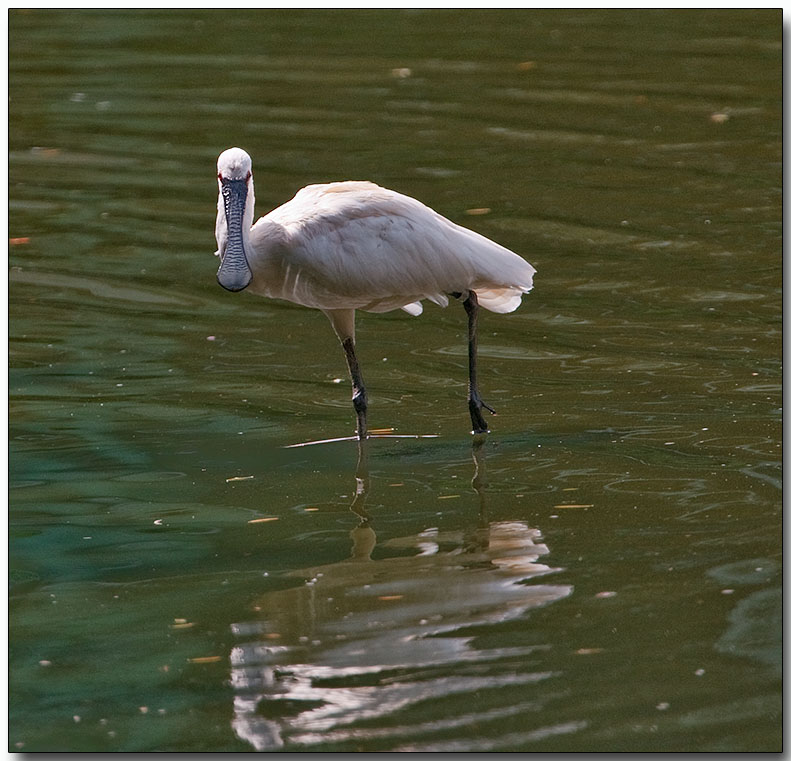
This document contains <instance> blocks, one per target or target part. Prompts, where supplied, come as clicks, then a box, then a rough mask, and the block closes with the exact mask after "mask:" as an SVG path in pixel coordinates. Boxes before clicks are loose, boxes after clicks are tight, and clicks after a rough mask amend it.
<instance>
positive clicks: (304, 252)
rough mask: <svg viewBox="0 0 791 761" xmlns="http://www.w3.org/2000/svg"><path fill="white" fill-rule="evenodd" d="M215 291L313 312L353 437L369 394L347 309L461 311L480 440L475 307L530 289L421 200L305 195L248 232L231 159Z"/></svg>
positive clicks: (247, 183) (483, 242)
mask: <svg viewBox="0 0 791 761" xmlns="http://www.w3.org/2000/svg"><path fill="white" fill-rule="evenodd" d="M217 183H218V186H219V198H218V200H217V225H216V228H215V236H216V238H217V251H216V252H215V254H216V255H218V256H219V257H220V267H219V269H218V271H217V280H218V281H219V283H220V285H221V286H222V287H223V288H225V289H227V290H229V291H242V290H244V289H245V288H246V289H247V290H249V291H251V292H252V293H255V294H258V295H259V296H266V297H269V298H274V299H285V300H286V301H291V302H294V303H296V304H301V305H302V306H306V307H312V308H314V309H320V310H321V311H322V312H324V314H326V315H327V317H328V318H329V320H330V323H332V327H333V328H334V330H335V333H336V335H337V336H338V339H339V340H340V342H341V345H342V346H343V350H344V352H345V355H346V362H347V364H348V367H349V374H350V375H351V381H352V403H353V405H354V410H355V412H356V414H357V436H358V438H359V439H360V440H362V439H365V438H367V436H368V427H367V418H366V413H367V409H368V395H367V392H366V389H365V384H364V383H363V377H362V373H361V372H360V364H359V362H358V361H357V355H356V353H355V340H354V317H355V310H357V309H362V310H364V311H366V312H388V311H391V310H393V309H403V310H404V311H405V312H407V313H409V314H411V315H419V314H420V313H421V312H422V311H423V306H422V304H421V303H420V302H421V299H428V300H429V301H433V302H434V303H435V304H439V305H440V306H442V307H445V306H447V305H448V297H449V296H450V297H452V298H455V299H459V300H461V301H462V303H463V304H464V309H465V311H466V313H467V323H468V360H469V385H468V393H467V402H468V405H469V410H470V419H471V421H472V428H473V433H487V432H488V430H489V427H488V425H487V424H486V420H485V419H484V417H483V414H482V412H481V410H483V409H487V410H489V412H491V413H492V414H494V410H493V409H492V408H491V407H490V406H489V405H488V404H486V403H485V402H484V401H483V400H482V399H481V396H480V393H479V391H478V375H477V353H478V336H477V324H478V308H479V306H482V307H484V308H485V309H488V310H490V311H492V312H512V311H514V310H515V309H516V308H517V307H518V306H519V304H520V303H521V300H522V294H524V293H527V292H528V291H530V289H531V288H532V287H533V274H534V273H535V271H536V270H535V269H534V268H533V267H532V266H531V265H530V264H528V263H527V262H526V261H525V260H524V259H523V258H522V257H521V256H519V255H517V254H515V253H514V252H513V251H509V250H508V249H507V248H504V247H503V246H500V245H499V244H497V243H495V242H494V241H492V240H489V239H488V238H485V237H484V236H482V235H479V234H478V233H476V232H473V231H472V230H468V229H467V228H464V227H460V226H459V225H457V224H454V223H453V222H451V221H450V220H449V219H446V218H445V217H443V216H441V215H440V214H438V213H437V212H436V211H434V210H433V209H430V208H429V207H428V206H425V205H423V204H422V203H420V201H417V200H415V199H414V198H410V197H409V196H406V195H402V194H401V193H396V192H395V191H393V190H387V189H386V188H382V187H380V186H378V185H375V184H374V183H372V182H331V183H328V184H323V185H308V186H307V187H304V188H302V190H300V191H299V192H298V193H297V194H296V195H295V196H294V198H292V199H291V200H290V201H288V203H285V204H283V205H282V206H279V207H278V208H276V209H274V210H273V211H270V212H269V214H267V215H266V216H264V217H261V218H260V219H259V220H258V221H257V222H256V223H255V224H253V211H254V205H255V194H254V191H253V171H252V160H251V159H250V156H249V155H248V154H247V153H246V152H245V151H243V150H242V149H241V148H229V149H228V150H226V151H223V153H221V154H220V157H219V159H218V160H217Z"/></svg>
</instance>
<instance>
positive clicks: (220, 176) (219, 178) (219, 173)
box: [217, 172, 222, 180]
mask: <svg viewBox="0 0 791 761" xmlns="http://www.w3.org/2000/svg"><path fill="white" fill-rule="evenodd" d="M217 179H218V180H222V172H217Z"/></svg>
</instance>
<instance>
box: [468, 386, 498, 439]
mask: <svg viewBox="0 0 791 761" xmlns="http://www.w3.org/2000/svg"><path fill="white" fill-rule="evenodd" d="M468 403H469V405H470V420H471V421H472V432H473V433H474V434H478V433H489V426H488V424H487V423H486V420H485V419H484V417H483V414H482V413H481V410H482V409H485V410H489V412H491V413H492V415H496V414H497V413H496V412H495V411H494V410H493V409H492V408H491V407H490V406H489V405H488V404H486V402H484V401H483V399H481V397H480V396H478V394H477V393H474V394H470V398H469V400H468Z"/></svg>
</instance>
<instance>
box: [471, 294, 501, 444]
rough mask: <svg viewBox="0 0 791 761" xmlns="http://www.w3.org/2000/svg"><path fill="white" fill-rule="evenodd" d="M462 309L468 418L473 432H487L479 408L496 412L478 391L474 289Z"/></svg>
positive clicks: (476, 315) (487, 429)
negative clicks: (465, 345) (464, 332)
mask: <svg viewBox="0 0 791 761" xmlns="http://www.w3.org/2000/svg"><path fill="white" fill-rule="evenodd" d="M464 311H465V312H467V331H468V356H469V362H470V385H469V387H468V391H467V403H468V404H469V406H470V419H471V420H472V432H473V433H488V431H489V426H488V425H487V424H486V420H484V418H483V415H482V414H481V409H482V408H485V409H487V410H489V412H491V413H492V415H496V414H497V413H496V412H495V411H494V410H493V409H492V408H491V407H490V406H489V405H488V404H486V402H484V401H483V399H481V395H480V394H479V393H478V297H477V296H476V295H475V291H469V292H468V294H467V298H466V299H464Z"/></svg>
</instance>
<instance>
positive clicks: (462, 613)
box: [231, 436, 573, 750]
mask: <svg viewBox="0 0 791 761" xmlns="http://www.w3.org/2000/svg"><path fill="white" fill-rule="evenodd" d="M472 460H473V468H474V474H473V477H472V487H473V490H474V493H475V494H476V495H477V500H476V501H477V511H476V512H477V514H476V515H475V517H474V518H472V519H471V520H470V526H469V527H468V528H467V529H464V530H456V531H440V530H439V529H437V528H427V529H425V530H423V531H421V532H420V533H418V534H416V535H411V536H402V537H395V538H392V539H388V540H387V541H385V542H383V543H381V544H380V547H383V548H385V549H386V551H387V552H390V553H400V554H395V555H394V556H392V555H391V556H389V557H384V558H382V559H378V560H374V559H373V558H372V554H373V551H374V548H375V547H376V546H377V536H376V530H375V527H374V524H375V518H374V517H373V516H372V515H371V513H370V512H369V509H368V507H367V504H366V502H367V499H368V496H369V495H370V492H371V477H370V473H369V468H368V443H367V442H362V443H360V444H358V461H357V469H356V473H355V481H356V488H355V495H354V498H353V501H352V502H351V505H350V509H351V513H352V515H353V516H354V519H353V520H354V521H355V522H356V525H354V527H353V528H352V529H351V531H350V537H351V540H352V548H351V553H350V556H349V557H348V558H346V559H345V560H343V561H341V562H336V563H330V564H327V565H323V566H319V567H312V568H304V569H300V570H298V571H294V572H292V573H291V574H290V575H292V576H294V577H297V578H301V579H302V580H303V581H304V583H303V584H302V585H300V586H297V587H293V588H290V589H285V590H279V591H275V592H271V593H267V594H263V595H262V596H261V597H260V598H258V599H257V600H255V602H254V605H253V611H254V613H253V616H252V620H248V621H241V622H238V623H236V624H233V625H232V629H233V633H234V635H235V636H236V638H237V644H236V645H235V646H234V647H233V650H232V653H231V683H232V687H233V690H234V715H233V719H232V726H233V730H234V732H235V733H236V735H237V736H238V737H239V738H240V739H242V740H244V741H246V742H248V743H250V745H251V746H252V747H253V748H255V749H256V750H275V749H278V748H289V747H290V748H294V749H297V748H300V747H301V748H305V749H310V748H311V747H314V748H315V747H318V746H320V745H321V746H323V747H325V748H326V747H334V746H339V747H342V746H343V745H344V743H347V742H359V741H364V740H366V739H368V740H371V741H373V742H376V743H377V744H381V743H384V745H385V746H387V745H390V746H391V747H392V748H395V747H397V746H398V744H399V742H407V741H409V740H410V739H412V738H414V737H417V736H421V735H429V736H430V735H432V734H433V733H435V732H438V731H442V730H443V727H444V728H445V730H447V729H449V728H450V727H451V725H452V727H453V731H454V732H456V733H458V732H463V731H464V729H465V727H468V728H470V729H471V728H472V727H473V726H474V725H475V724H476V723H477V722H478V721H479V719H480V715H481V711H480V710H477V709H476V710H471V711H469V712H468V713H466V714H462V715H459V714H458V712H457V711H456V712H453V713H452V715H448V710H449V709H447V708H445V709H443V707H442V704H441V703H439V704H436V701H442V700H443V699H445V698H447V697H448V696H455V697H456V698H461V699H462V700H463V699H464V696H466V695H468V696H470V697H471V696H472V693H474V692H475V691H476V690H480V689H483V688H486V689H491V688H497V687H501V688H508V687H510V686H514V685H521V686H524V688H525V689H528V690H529V689H530V687H529V686H530V685H531V684H533V683H536V682H541V681H542V680H544V679H546V678H547V677H549V676H550V674H548V673H543V672H536V671H534V670H531V669H529V668H527V667H526V664H525V656H526V655H528V654H529V653H531V652H533V651H534V650H535V649H536V648H540V647H545V646H540V645H539V646H537V645H525V644H524V639H523V638H522V639H521V640H520V639H519V638H517V639H512V640H511V641H509V639H508V637H507V636H504V637H499V638H497V637H495V639H496V641H497V642H498V643H499V644H498V645H497V646H490V647H482V646H478V645H477V644H476V641H475V638H476V637H477V636H478V635H481V634H484V633H492V631H493V627H494V626H495V625H497V624H502V623H503V622H506V621H514V620H516V619H519V618H520V617H523V616H524V615H525V614H526V612H527V611H529V610H531V609H533V608H536V607H538V606H541V605H546V604H548V603H551V602H553V601H555V600H559V599H562V598H564V597H566V596H568V595H569V594H571V592H572V590H573V587H571V586H569V585H552V584H544V583H528V582H532V581H533V579H534V578H536V577H539V576H544V575H546V574H549V573H552V572H553V571H556V570H559V569H554V568H551V567H550V566H548V565H546V564H545V563H543V562H541V560H542V559H543V556H545V555H547V554H548V552H549V550H548V549H547V547H546V545H545V544H544V543H543V541H542V537H541V534H540V532H539V531H538V529H536V528H531V527H529V526H528V525H527V524H526V523H525V522H524V521H520V520H514V521H491V520H490V519H489V517H488V511H487V498H486V487H487V477H486V444H485V436H479V437H476V438H475V440H474V442H473V446H472ZM424 701H428V702H429V703H430V704H432V705H435V707H434V708H433V709H432V711H433V713H431V714H430V715H426V716H425V717H424V720H423V721H417V723H416V721H415V717H414V715H413V716H411V718H408V719H407V718H405V720H404V721H403V722H399V720H398V716H399V714H400V713H402V712H409V711H410V709H412V708H414V707H415V706H417V705H418V704H424ZM432 701H434V702H433V703H432ZM525 705H526V704H525ZM524 707H525V706H516V707H515V706H513V705H509V706H508V707H505V708H502V707H497V708H493V709H492V712H493V713H492V716H491V717H490V718H492V719H495V718H497V712H498V711H506V712H507V713H508V712H513V711H519V710H522V709H523V708H524ZM418 710H419V709H418ZM508 715H511V714H510V713H508ZM361 722H362V724H360V723H361ZM471 731H472V729H471ZM380 747H381V745H380Z"/></svg>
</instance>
